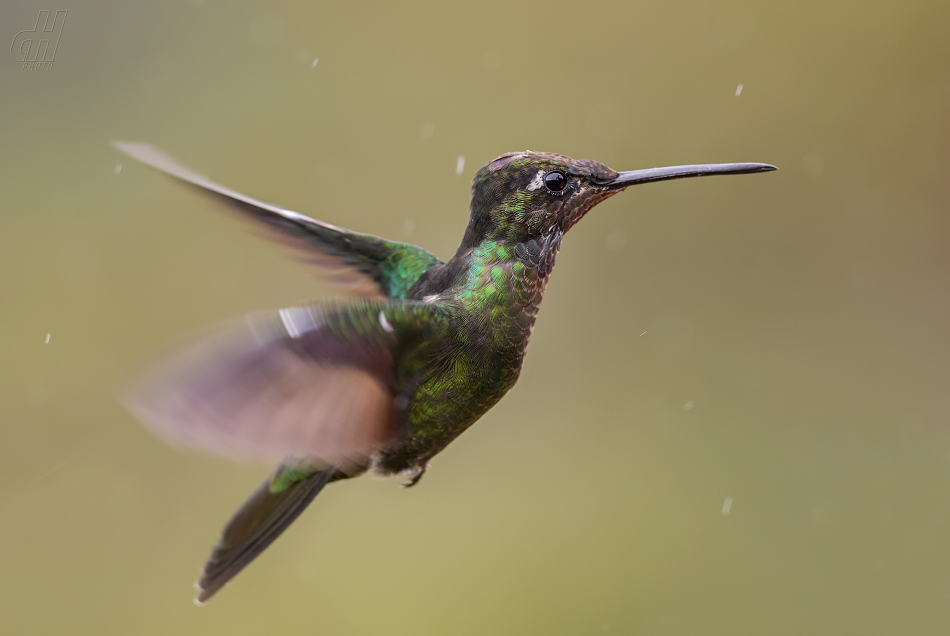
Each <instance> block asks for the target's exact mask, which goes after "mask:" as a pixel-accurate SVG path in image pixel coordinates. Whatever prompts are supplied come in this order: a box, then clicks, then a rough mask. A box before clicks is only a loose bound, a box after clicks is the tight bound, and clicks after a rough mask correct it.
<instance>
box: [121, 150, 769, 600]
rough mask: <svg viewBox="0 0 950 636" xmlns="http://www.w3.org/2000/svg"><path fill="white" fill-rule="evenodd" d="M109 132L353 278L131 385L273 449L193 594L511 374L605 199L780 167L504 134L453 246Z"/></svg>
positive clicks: (445, 439) (222, 439)
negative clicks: (228, 184) (558, 261)
mask: <svg viewBox="0 0 950 636" xmlns="http://www.w3.org/2000/svg"><path fill="white" fill-rule="evenodd" d="M114 145H115V146H116V147H117V148H118V149H119V150H121V151H122V152H124V153H125V154H127V155H129V156H130V157H132V158H134V159H137V160H138V161H141V162H142V163H145V164H147V165H149V166H152V167H153V168H157V169H158V170H161V171H162V172H165V173H167V174H169V175H171V176H172V177H176V178H177V179H180V180H181V181H183V182H185V183H187V184H190V185H192V186H195V187H196V188H197V189H198V190H200V191H202V192H205V193H208V194H210V195H211V196H212V197H215V198H217V199H218V200H220V201H223V202H224V203H226V204H227V205H228V206H229V207H230V208H231V209H232V210H234V211H235V212H237V213H238V214H239V215H241V216H243V217H244V218H246V219H250V220H253V221H256V222H257V223H258V224H260V226H262V227H263V228H265V229H267V230H269V231H270V234H271V235H273V236H274V237H275V238H277V239H279V240H280V241H282V242H283V243H285V244H286V245H288V246H290V247H292V248H293V249H294V250H295V251H296V253H297V254H298V256H301V257H303V259H304V260H306V261H309V262H311V263H312V264H313V265H316V266H318V267H319V268H321V269H322V270H323V273H325V274H326V275H328V277H329V279H330V281H332V282H334V283H337V284H339V285H341V286H342V287H343V288H344V290H345V291H346V292H347V293H348V295H349V296H350V298H348V299H346V300H330V301H322V302H313V303H308V304H301V305H298V306H295V307H287V308H286V309H280V310H278V311H275V312H272V313H264V314H256V315H250V316H247V317H246V319H244V320H242V321H240V322H237V323H235V324H233V325H231V326H229V327H225V328H223V329H221V330H220V331H219V332H217V333H215V334H214V335H211V336H209V337H206V338H205V339H203V340H200V341H198V342H196V343H194V344H192V345H190V346H186V347H185V348H184V349H183V350H181V351H179V352H178V353H177V354H173V355H172V356H171V357H169V358H167V359H165V360H164V361H163V362H160V363H159V364H157V365H155V366H154V367H152V368H151V369H150V370H148V371H147V372H146V373H145V374H144V376H143V377H142V378H141V379H140V380H139V381H138V382H137V383H136V384H135V385H134V387H133V388H132V389H131V391H130V392H129V394H128V396H127V398H126V404H127V406H128V407H129V409H130V410H131V411H132V412H133V413H134V414H135V415H136V416H137V417H138V418H139V419H141V420H142V421H143V422H144V423H145V424H146V425H148V426H149V427H150V428H151V429H152V430H154V431H155V432H156V433H158V434H159V435H160V436H162V437H164V438H165V439H166V440H168V441H170V442H173V443H176V444H179V445H184V446H187V447H191V448H196V449H200V450H203V451H208V452H212V453H216V454H220V455H226V456H229V457H234V458H241V459H254V460H267V461H272V462H279V466H278V467H277V470H276V471H275V472H274V474H273V475H272V476H271V477H270V478H269V479H268V480H267V481H265V482H264V483H263V484H262V485H261V486H260V488H258V490H257V491H256V492H255V493H254V494H253V495H251V497H250V499H248V500H247V502H246V503H245V504H244V505H243V506H242V507H241V508H240V509H239V510H238V511H237V512H236V513H235V514H234V516H233V517H232V518H231V520H230V521H228V523H227V525H226V526H225V528H224V530H223V532H222V534H221V538H220V539H218V541H217V543H216V544H215V546H214V549H213V551H212V553H211V556H210V557H209V558H208V561H207V562H206V563H205V566H204V568H203V570H202V573H201V578H200V579H199V580H198V582H197V583H196V586H197V588H198V590H199V593H198V597H197V599H196V602H198V603H201V602H204V601H206V600H208V599H209V598H210V597H211V596H213V595H214V594H215V593H216V592H217V591H218V590H219V589H221V587H222V586H224V584H225V583H227V582H228V581H229V580H230V579H231V578H232V577H234V575H236V574H237V573H238V572H240V571H241V569H242V568H244V566H246V565H247V564H248V563H250V562H251V561H252V560H253V559H254V558H255V557H257V555H258V554H260V553H261V552H262V551H263V550H264V549H265V548H266V547H267V546H268V545H270V544H271V543H272V542H273V541H274V539H276V538H277V537H278V536H279V535H280V533H282V532H283V531H284V530H285V529H286V528H287V526H289V525H290V524H291V523H292V522H293V520H294V519H296V518H297V516H298V515H299V514H300V513H301V512H302V511H303V510H304V508H306V507H307V505H308V504H309V503H310V502H311V501H312V500H313V498H314V497H316V496H317V494H318V493H319V492H320V490H321V489H322V488H323V487H324V486H325V485H327V484H328V483H330V482H333V481H339V480H342V479H349V478H350V477H355V476H357V475H360V474H362V473H364V472H366V471H367V470H369V469H370V468H372V469H374V470H375V471H376V472H377V473H380V474H382V475H391V474H393V473H399V474H403V475H406V476H407V477H408V479H409V481H408V485H410V486H411V485H414V484H415V483H417V482H418V481H419V479H420V478H421V477H422V474H423V473H424V472H425V470H426V466H427V464H428V462H429V460H430V459H432V457H433V456H434V455H435V454H436V453H438V452H439V451H441V450H442V449H443V448H445V447H446V445H448V444H449V442H451V441H452V440H453V439H455V438H456V437H458V436H459V434H461V433H462V431H464V430H465V429H466V428H468V427H469V426H471V425H472V424H473V423H474V422H475V421H476V420H477V419H478V418H480V417H481V416H482V415H484V414H485V412H486V411H488V409H490V408H491V407H492V406H494V405H495V403H496V402H498V400H500V399H501V398H502V396H504V395H505V393H507V392H508V390H509V389H511V387H512V386H513V385H514V383H515V382H516V381H517V379H518V375H519V373H520V372H521V365H522V362H523V361H524V355H525V348H526V347H527V345H528V339H529V338H530V336H531V332H532V330H533V329H534V321H535V318H536V317H537V314H538V307H539V306H540V304H541V297H542V296H543V294H544V288H545V286H546V285H547V282H548V278H549V277H550V275H551V270H552V269H553V267H554V259H555V257H556V256H557V253H558V250H559V248H560V247H561V240H562V239H563V238H564V235H565V233H567V231H568V230H569V229H571V227H573V226H574V224H575V223H577V222H578V221H580V220H581V219H582V218H583V217H584V215H586V214H587V213H588V212H590V210H591V209H592V208H593V207H594V206H595V205H597V204H598V203H600V202H601V201H603V200H605V199H607V198H609V197H612V196H613V195H615V194H617V193H619V192H622V191H623V190H625V189H626V188H627V187H629V186H632V185H637V184H640V183H648V182H651V181H664V180H667V179H681V178H686V177H701V176H710V175H720V174H745V173H753V172H768V171H770V170H775V167H774V166H770V165H767V164H761V163H727V164H705V165H690V166H674V167H670V168H653V169H649V170H633V171H630V172H616V171H614V170H611V169H610V168H608V167H607V166H605V165H603V164H600V163H597V162H596V161H590V160H587V159H584V160H580V161H577V160H574V159H571V158H570V157H565V156H564V155H558V154H552V153H543V152H530V151H526V152H511V153H508V154H504V155H502V156H500V157H498V158H497V159H495V160H494V161H492V162H491V163H489V164H488V165H486V166H484V167H483V168H482V169H480V170H479V171H478V173H477V174H476V175H475V179H474V181H473V184H472V198H471V205H470V217H469V222H468V227H467V228H466V229H465V234H464V236H463V237H462V243H461V245H459V248H458V250H457V251H456V252H455V255H454V256H452V258H450V259H449V260H448V261H445V262H443V261H441V260H439V259H438V258H437V257H436V256H434V255H432V254H431V253H429V252H427V251H426V250H424V249H422V248H421V247H416V246H415V245H410V244H407V243H397V242H394V241H387V240H386V239H382V238H379V237H376V236H372V235H369V234H360V233H357V232H351V231H350V230H346V229H343V228H340V227H335V226H333V225H329V224H327V223H322V222H320V221H316V220H314V219H311V218H309V217H307V216H304V215H302V214H298V213H297V212H292V211H290V210H285V209H282V208H279V207H276V206H273V205H269V204H267V203H263V202H261V201H257V200H255V199H252V198H250V197H247V196H244V195H242V194H239V193H237V192H235V191H233V190H229V189H228V188H225V187H223V186H220V185H217V184H215V183H213V182H211V181H209V180H208V179H206V178H205V177H203V176H201V175H198V174H196V173H194V172H192V171H191V170H189V169H187V168H185V167H183V166H181V165H180V164H178V163H176V162H175V161H174V160H173V159H171V158H170V157H168V156H167V155H166V154H164V153H163V152H162V151H161V150H159V149H157V148H155V147H153V146H150V145H147V144H141V143H129V142H115V144H114Z"/></svg>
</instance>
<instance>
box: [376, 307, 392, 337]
mask: <svg viewBox="0 0 950 636" xmlns="http://www.w3.org/2000/svg"><path fill="white" fill-rule="evenodd" d="M379 324H380V326H382V328H383V329H384V330H385V331H386V332H387V333H392V332H393V331H395V329H393V326H392V325H391V324H389V321H388V320H386V314H384V313H383V312H382V311H380V312H379Z"/></svg>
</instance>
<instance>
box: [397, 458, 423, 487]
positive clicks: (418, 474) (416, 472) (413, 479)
mask: <svg viewBox="0 0 950 636" xmlns="http://www.w3.org/2000/svg"><path fill="white" fill-rule="evenodd" d="M428 467H429V465H428V464H426V465H424V466H416V467H415V468H413V469H412V470H409V471H407V472H405V473H404V474H405V475H407V476H408V477H409V483H407V484H401V485H402V487H403V488H412V487H413V486H415V485H416V484H418V483H419V480H420V479H422V476H423V475H425V473H426V469H427V468H428Z"/></svg>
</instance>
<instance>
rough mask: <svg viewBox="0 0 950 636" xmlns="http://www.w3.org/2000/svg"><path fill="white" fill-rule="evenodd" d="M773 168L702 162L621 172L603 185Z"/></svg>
mask: <svg viewBox="0 0 950 636" xmlns="http://www.w3.org/2000/svg"><path fill="white" fill-rule="evenodd" d="M772 170H778V168H776V167H775V166H771V165H769V164H767V163H701V164H697V165H694V166H669V167H667V168H648V169H646V170H629V171H627V172H621V173H620V174H619V175H617V178H616V179H613V180H612V181H608V182H607V183H604V184H601V185H603V186H605V187H607V188H610V189H611V190H618V189H620V188H626V187H627V186H632V185H637V184H640V183H650V182H651V181H666V180H668V179H688V178H689V177H708V176H712V175H717V174H751V173H753V172H771V171H772Z"/></svg>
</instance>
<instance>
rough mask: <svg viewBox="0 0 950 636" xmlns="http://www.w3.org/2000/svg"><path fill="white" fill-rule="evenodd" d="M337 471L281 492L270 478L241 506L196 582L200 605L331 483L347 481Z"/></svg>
mask: <svg viewBox="0 0 950 636" xmlns="http://www.w3.org/2000/svg"><path fill="white" fill-rule="evenodd" d="M346 477H347V475H346V474H345V473H343V472H340V471H338V470H337V469H336V468H329V469H327V470H324V471H321V472H316V473H314V474H312V475H309V476H307V477H306V478H304V479H302V480H300V481H298V482H295V483H293V484H291V485H290V486H289V487H287V488H286V489H284V490H281V491H280V492H272V491H271V482H272V480H270V479H268V480H267V481H265V482H264V483H263V484H261V486H260V488H258V489H257V491H255V492H254V494H253V495H251V497H250V498H249V499H248V500H247V501H246V502H245V503H244V505H243V506H241V508H240V510H238V511H237V512H236V513H235V514H234V516H233V517H231V519H230V521H228V523H227V525H226V526H225V528H224V531H223V532H222V533H221V538H220V539H218V542H217V543H216V544H215V547H214V550H213V551H212V553H211V556H210V557H209V558H208V561H207V562H206V563H205V565H204V568H203V569H202V571H201V578H199V579H198V581H197V582H196V583H195V587H196V588H197V589H198V597H197V598H196V599H195V602H196V603H198V604H199V605H200V604H202V603H204V602H205V601H207V600H208V599H209V598H211V597H212V596H214V594H215V593H216V592H217V591H218V590H220V589H221V588H222V587H224V585H225V584H226V583H227V582H228V581H230V580H231V579H232V578H234V576H235V575H236V574H237V573H238V572H240V571H241V570H242V569H244V567H245V566H246V565H247V564H248V563H250V562H251V561H253V560H254V559H255V558H256V557H257V555H259V554H260V553H261V552H263V551H264V549H265V548H266V547H267V546H269V545H270V544H271V543H273V542H274V540H275V539H276V538H277V537H278V536H280V534H281V533H282V532H283V531H284V530H286V529H287V526H289V525H290V524H291V523H292V522H293V521H294V519H296V518H297V517H298V516H300V513H301V512H303V510H304V508H306V507H307V506H308V505H309V504H310V502H311V501H313V498H314V497H316V496H317V495H318V494H319V493H320V491H321V490H323V487H324V486H326V485H327V484H328V483H330V482H331V481H336V480H337V479H343V478H346Z"/></svg>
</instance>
